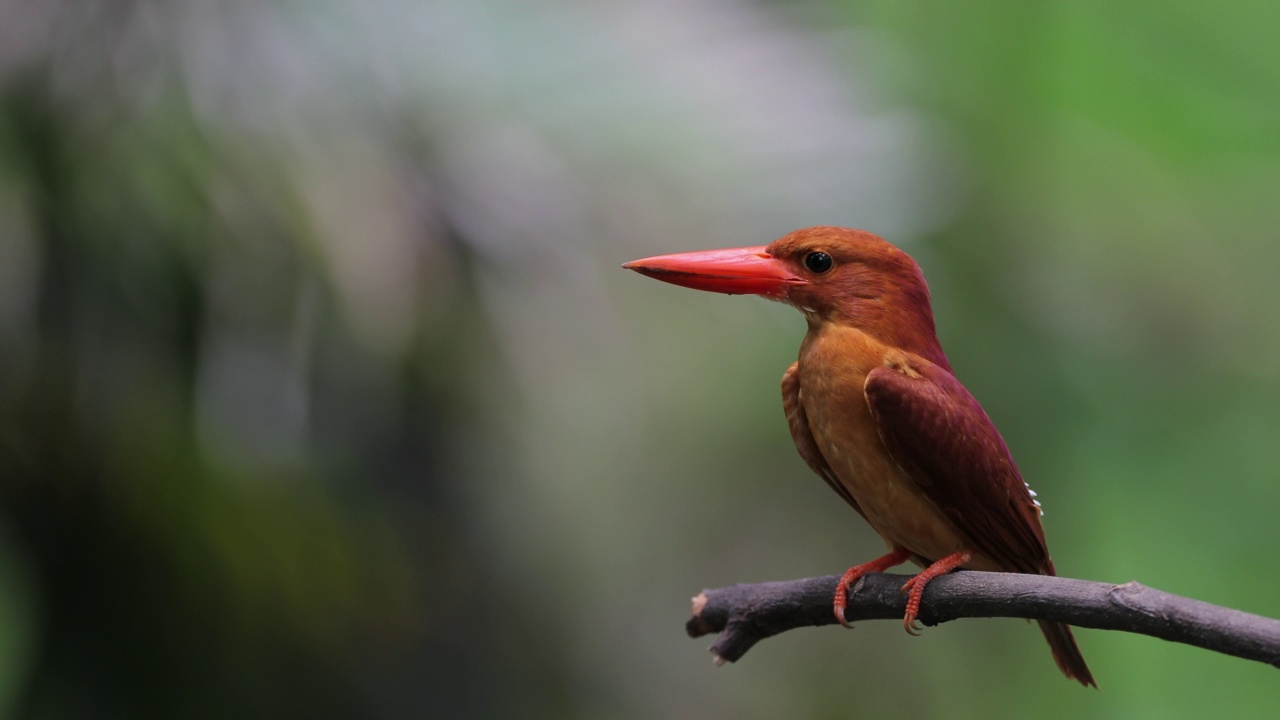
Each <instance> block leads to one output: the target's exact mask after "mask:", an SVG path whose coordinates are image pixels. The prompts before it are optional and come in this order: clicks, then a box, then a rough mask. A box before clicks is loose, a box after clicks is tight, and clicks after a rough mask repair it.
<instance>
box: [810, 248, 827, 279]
mask: <svg viewBox="0 0 1280 720" xmlns="http://www.w3.org/2000/svg"><path fill="white" fill-rule="evenodd" d="M831 264H832V260H831V256H830V255H828V254H826V253H824V252H811V253H809V254H808V255H805V256H804V266H805V267H807V268H809V271H810V272H813V273H817V274H819V275H821V274H822V273H824V272H826V271H828V270H830V269H831Z"/></svg>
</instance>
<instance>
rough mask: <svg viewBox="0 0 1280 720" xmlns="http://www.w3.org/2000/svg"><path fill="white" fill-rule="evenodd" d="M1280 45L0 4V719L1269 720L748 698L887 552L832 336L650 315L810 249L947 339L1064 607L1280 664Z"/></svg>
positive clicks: (1152, 661) (1261, 696) (1012, 645)
mask: <svg viewBox="0 0 1280 720" xmlns="http://www.w3.org/2000/svg"><path fill="white" fill-rule="evenodd" d="M1277 27H1280V5H1276V4H1275V3H1264V2H1252V3H1249V2H1227V3H1208V2H1204V3H1196V4H1192V3H1135V2H1120V3H1117V2H1107V1H1103V0H1086V1H1084V2H1073V3H1068V2H1057V3H1028V2H1016V1H1005V2H995V1H992V0H986V1H979V2H967V3H953V2H943V1H933V2H888V1H884V0H881V1H878V2H877V1H871V2H848V1H841V0H827V1H820V0H813V1H811V2H801V3H783V2H765V1H763V0H761V1H759V2H744V1H740V0H684V1H676V0H669V1H667V2H638V1H636V2H617V1H605V2H594V3H592V2H582V1H581V0H578V1H575V0H554V1H547V2H541V3H530V2H525V1H524V0H488V1H487V2H468V0H428V1H427V2H425V3H424V2H420V1H419V2H410V1H408V0H370V1H366V2H356V1H355V0H345V1H344V0H321V1H317V2H311V3H301V2H292V3H290V2H274V3H273V2H255V1H252V0H240V1H238V2H224V3H202V2H197V1H196V0H169V1H167V2H161V1H158V0H152V1H144V0H101V1H99V2H70V1H55V0H0V717H4V716H7V717H15V718H73V717H74V718H79V717H85V718H88V717H93V718H117V717H119V718H136V717H192V718H222V717H280V716H295V717H335V718H355V717H375V718H384V717H385V718H399V717H441V718H489V717H521V718H619V719H622V718H708V717H711V718H721V717H724V718H727V717H735V718H778V717H797V718H837V717H850V716H854V715H859V714H865V713H868V712H875V713H876V714H884V713H892V714H893V715H904V716H905V715H907V714H910V716H911V717H916V718H932V717H955V718H993V717H1010V718H1023V717H1046V718H1047V717H1063V718H1066V717H1097V718H1144V717H1150V718H1167V717H1174V716H1178V717H1189V716H1209V715H1212V716H1215V717H1242V716H1254V717H1259V716H1265V715H1267V714H1269V713H1271V712H1274V709H1275V707H1276V703H1277V701H1280V683H1278V682H1277V677H1276V674H1275V673H1276V671H1275V669H1274V668H1269V667H1266V666H1264V665H1261V664H1256V663H1248V662H1245V661H1241V660H1235V659H1230V658H1226V657H1222V656H1218V655H1214V654H1211V653H1208V652H1204V651H1200V650H1194V649H1191V648H1188V647H1185V646H1176V645H1171V644H1167V643H1163V642H1161V641H1158V640H1154V639H1150V638H1144V637H1138V636H1131V635H1125V634H1119V633H1105V632H1096V631H1088V630H1085V631H1080V632H1079V633H1078V638H1079V640H1080V644H1081V646H1082V647H1083V649H1084V652H1085V655H1086V657H1087V658H1088V659H1089V661H1090V663H1091V665H1092V667H1093V670H1094V672H1095V674H1096V675H1097V677H1098V679H1099V682H1100V684H1101V685H1102V691H1101V692H1092V691H1086V690H1083V689H1081V688H1080V687H1078V686H1076V685H1075V684H1074V683H1071V682H1068V681H1066V680H1064V679H1063V678H1062V677H1061V676H1060V675H1059V674H1058V673H1057V671H1056V669H1055V668H1054V666H1053V663H1052V661H1051V659H1050V657H1049V652H1048V650H1047V648H1046V647H1045V646H1044V643H1043V640H1042V639H1041V637H1040V634H1039V633H1038V632H1036V631H1035V629H1034V628H1033V627H1028V626H1027V625H1026V624H1025V623H1022V622H1019V621H1012V620H973V621H962V622H958V623H953V624H950V625H947V626H943V627H939V628H934V629H930V630H928V631H926V632H925V634H924V637H923V638H920V639H913V638H909V637H907V636H906V635H905V634H904V633H903V632H902V629H901V627H900V626H899V624H897V623H863V624H861V625H860V626H859V627H858V629H857V630H856V631H855V632H852V633H850V632H839V631H836V630H832V629H830V628H827V629H823V630H809V631H797V632H794V633H790V634H788V635H786V636H784V637H780V638H777V639H774V640H771V641H769V642H766V643H764V644H763V645H761V646H760V647H758V648H757V649H755V650H754V651H753V652H752V653H751V654H749V655H748V656H747V657H746V658H745V659H744V660H743V661H742V662H740V663H738V664H737V665H734V666H730V667H725V668H720V669H713V668H712V667H711V663H710V657H709V656H708V655H707V654H706V652H705V651H704V648H705V646H706V645H707V641H706V640H696V641H694V640H689V639H687V638H686V637H685V636H684V631H683V623H684V620H685V618H686V616H687V611H688V598H689V597H690V596H691V595H693V594H694V593H695V592H697V591H698V590H699V589H700V588H702V587H714V586H718V585H722V584H729V583H733V582H744V581H758V580H771V579H785V578H793V577H801V576H808V575H815V574H825V573H832V572H837V571H840V570H843V569H844V568H845V567H847V566H848V565H850V564H851V563H853V562H856V561H861V560H865V559H867V558H869V557H871V556H873V555H875V554H878V553H879V552H880V550H881V548H882V545H881V544H880V541H879V540H878V539H877V538H875V537H874V536H873V535H872V533H871V532H870V530H868V529H867V528H866V527H865V526H864V524H863V523H862V521H861V520H860V519H859V518H857V516H856V515H855V514H854V513H852V512H850V511H849V510H848V509H847V508H846V507H844V506H843V505H842V503H841V502H839V501H838V499H837V498H836V497H835V496H834V495H833V494H831V493H830V491H829V490H828V489H827V488H826V487H825V486H824V484H823V483H822V482H821V481H820V480H818V479H817V478H816V477H813V476H812V474H811V473H810V472H809V470H808V469H807V468H805V466H804V465H803V463H802V462H801V461H800V459H799V458H798V457H797V456H796V454H795V451H794V449H793V447H792V445H791V440H790V438H789V437H788V434H787V431H786V426H785V423H784V421H783V417H782V412H781V407H780V399H779V396H778V390H777V383H778V379H779V377H780V375H781V372H782V371H783V369H785V367H786V366H787V364H789V363H790V362H791V360H792V359H794V357H795V353H796V348H797V347H798V345H799V341H800V338H801V336H802V334H803V329H804V326H803V322H802V320H801V319H800V317H799V316H798V315H796V314H795V313H794V312H793V311H791V310H789V309H787V308H785V307H782V306H779V305H775V304H771V303H766V302H762V301H760V300H756V299H751V298H726V297H720V296H712V295H703V294H698V293H693V292H689V291H685V290H681V289H678V288H673V287H668V286H663V285H660V284H658V283H654V282H652V281H649V280H644V279H642V278H639V277H636V276H633V275H630V274H628V273H624V272H623V271H622V270H620V269H619V268H618V265H619V263H621V262H623V261H626V260H629V259H632V258H636V257H640V256H645V255H653V254H658V253H664V252H674V251H679V250H693V249H702V248H711V247H717V246H734V245H749V244H762V243H766V242H768V241H770V240H771V239H773V238H774V237H777V236H779V235H781V234H783V233H785V232H787V231H789V230H792V229H794V228H797V227H803V226H807V225H815V224H838V225H852V226H857V227H863V228H868V229H871V230H874V231H877V232H879V233H881V234H882V235H884V236H886V237H888V238H889V239H891V240H892V241H894V242H896V243H898V244H899V245H901V246H902V247H904V248H905V249H907V250H908V251H909V252H911V253H912V254H913V255H914V256H915V257H916V258H917V259H918V260H919V261H920V263H921V265H922V266H923V267H924V270H925V273H926V275H927V277H928V278H929V280H930V283H931V287H932V289H933V292H934V298H935V303H936V306H937V314H938V320H939V328H940V333H941V336H942V339H943V343H944V344H945V346H946V347H947V349H948V351H949V354H950V357H951V360H952V362H953V364H954V365H955V368H956V371H957V373H958V375H959V376H960V377H961V379H962V380H964V381H965V382H966V384H968V386H969V387H970V389H971V390H972V391H973V392H974V394H975V395H977V397H978V398H979V399H980V400H982V402H983V403H984V405H985V406H986V408H987V410H988V412H989V413H990V414H991V415H992V417H993V418H994V419H995V421H996V423H997V425H998V426H999V427H1000V428H1001V430H1002V432H1003V433H1004V435H1005V437H1006V439H1007V440H1008V442H1009V444H1010V446H1011V447H1012V448H1013V450H1014V454H1015V455H1016V457H1017V458H1018V460H1019V463H1020V465H1021V467H1022V469H1023V471H1024V473H1025V475H1026V477H1027V479H1028V480H1029V481H1030V482H1031V484H1032V486H1033V487H1035V488H1036V490H1037V491H1038V492H1039V493H1040V496H1041V499H1042V500H1043V501H1044V503H1045V507H1046V510H1047V515H1046V517H1045V523H1046V527H1047V531H1048V535H1049V538H1050V545H1051V547H1052V549H1053V551H1054V556H1055V559H1056V561H1057V564H1058V568H1059V570H1060V572H1062V573H1063V574H1065V575H1070V576H1075V577H1083V578H1091V579H1097V580H1107V581H1116V582H1122V581H1126V580H1130V579H1137V580H1139V581H1141V582H1143V583H1146V584H1149V585H1152V586H1155V587H1159V588H1162V589H1165V590H1168V591H1171V592H1175V593H1179V594H1185V595H1190V596H1193V597H1196V598H1200V599H1203V600H1207V601H1211V602H1216V603H1221V604H1225V605H1229V606H1233V607H1237V608H1241V609H1244V610H1249V611H1253V612H1257V613H1261V614H1267V615H1273V616H1275V615H1280V600H1278V599H1277V597H1278V596H1280V580H1277V577H1276V573H1275V572H1274V570H1273V569H1274V568H1275V567H1276V565H1277V563H1278V562H1280V524H1278V523H1277V520H1276V517H1277V513H1276V509H1277V508H1278V507H1280V483H1277V482H1275V477H1276V474H1277V467H1278V466H1280V443H1277V442H1276V437H1277V434H1278V432H1280V410H1278V409H1277V406H1278V403H1277V401H1278V400H1280V317H1278V316H1277V313H1276V310H1277V308H1280V283H1277V282H1276V281H1275V277H1274V276H1275V273H1276V271H1277V269H1278V268H1280V243H1277V241H1276V236H1277V230H1276V228H1277V227H1280V43H1277V42H1276V29H1277Z"/></svg>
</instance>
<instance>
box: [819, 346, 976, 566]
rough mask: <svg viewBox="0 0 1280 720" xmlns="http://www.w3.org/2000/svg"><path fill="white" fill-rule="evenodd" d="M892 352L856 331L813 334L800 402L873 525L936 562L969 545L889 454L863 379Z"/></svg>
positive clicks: (825, 453) (893, 540)
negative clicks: (873, 414)
mask: <svg viewBox="0 0 1280 720" xmlns="http://www.w3.org/2000/svg"><path fill="white" fill-rule="evenodd" d="M896 354H897V355H900V354H901V353H900V351H895V350H893V349H892V348H889V347H887V346H885V345H883V344H881V343H879V342H878V341H876V340H875V339H874V338H871V337H870V336H868V335H866V334H865V333H862V332H860V331H858V330H855V329H853V328H842V327H831V328H827V329H825V330H822V331H818V332H814V331H811V332H810V335H809V336H808V337H806V338H805V343H804V345H803V346H802V347H801V354H800V368H799V369H800V392H801V401H802V402H803V403H804V408H805V412H806V413H807V415H808V418H809V428H810V431H811V432H812V433H813V437H814V440H815V442H816V443H817V445H818V447H819V449H820V450H821V451H822V455H823V458H824V459H825V460H826V461H827V464H828V465H829V466H830V467H831V470H832V472H834V473H835V475H836V477H837V478H838V480H839V481H840V483H841V484H842V485H843V486H844V487H845V488H846V489H847V490H848V491H849V493H850V494H851V495H852V496H853V498H854V500H855V501H857V503H858V506H859V507H860V508H861V510H862V512H863V514H864V515H866V518H867V522H869V523H870V524H871V527H872V528H874V529H875V531H876V532H878V533H879V534H880V535H881V537H883V538H884V539H885V540H886V541H887V542H888V543H889V544H890V545H897V546H900V547H904V548H906V549H908V550H910V551H911V552H912V553H913V554H914V555H915V556H917V558H921V559H925V560H936V559H938V558H941V557H944V556H946V555H948V554H950V553H952V552H955V551H957V550H966V549H971V548H968V547H966V543H965V542H964V540H963V538H962V537H961V535H960V533H959V532H958V531H957V530H956V529H955V528H954V527H953V525H952V524H951V522H950V521H948V520H947V519H946V517H945V516H944V515H943V514H942V513H941V511H939V510H938V508H937V506H935V505H934V504H933V503H932V502H931V501H930V500H929V499H928V498H927V497H926V496H925V494H924V492H923V491H922V490H921V488H920V486H919V485H918V484H917V483H916V482H915V481H914V480H912V479H911V477H910V476H909V475H907V474H906V472H905V471H903V470H902V468H900V467H899V466H898V464H897V462H896V461H894V459H893V458H892V457H891V456H890V454H889V451H888V449H887V448H886V447H885V445H884V441H883V440H881V438H880V433H879V431H878V429H877V428H876V424H875V420H874V419H873V418H872V416H871V410H870V407H869V406H868V405H867V399H866V394H865V391H864V389H863V388H864V385H865V383H866V378H867V374H868V373H869V372H871V371H872V370H873V369H875V368H877V367H881V366H882V365H885V364H886V363H885V360H886V358H892V357H893V356H894V355H896ZM890 364H891V365H892V363H890Z"/></svg>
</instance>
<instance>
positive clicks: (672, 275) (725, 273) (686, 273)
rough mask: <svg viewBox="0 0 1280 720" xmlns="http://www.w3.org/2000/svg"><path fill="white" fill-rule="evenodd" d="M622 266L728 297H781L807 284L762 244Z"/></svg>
mask: <svg viewBox="0 0 1280 720" xmlns="http://www.w3.org/2000/svg"><path fill="white" fill-rule="evenodd" d="M622 267H624V268H626V269H628V270H635V271H636V272H638V273H640V274H641V275H647V276H649V277H651V278H653V279H655V280H661V281H663V282H669V283H671V284H672V285H681V286H683V287H687V288H693V289H694V290H708V291H710V292H718V293H726V294H729V295H764V296H765V297H772V298H781V297H784V296H786V294H787V290H788V289H789V288H790V287H791V286H792V285H804V284H806V282H807V281H806V280H805V279H804V278H802V277H799V276H797V275H796V274H795V273H793V272H791V270H790V269H788V268H787V266H786V265H784V264H783V263H782V261H781V260H778V259H777V258H775V257H773V256H772V255H770V254H769V253H767V252H765V246H764V245H758V246H756V247H744V248H730V249H726V250H702V251H700V252H690V253H678V254H676V255H658V256H656V257H651V258H645V259H643V260H632V261H631V262H629V263H626V264H625V265H623V266H622Z"/></svg>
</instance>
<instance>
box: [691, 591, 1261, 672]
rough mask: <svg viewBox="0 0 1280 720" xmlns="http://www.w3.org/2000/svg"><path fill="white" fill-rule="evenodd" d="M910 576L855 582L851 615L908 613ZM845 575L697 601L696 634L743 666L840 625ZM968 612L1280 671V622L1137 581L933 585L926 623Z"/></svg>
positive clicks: (722, 657) (719, 658)
mask: <svg viewBox="0 0 1280 720" xmlns="http://www.w3.org/2000/svg"><path fill="white" fill-rule="evenodd" d="M908 579H910V576H908V575H888V574H881V573H873V574H869V575H866V576H864V577H863V578H862V579H861V580H859V581H858V582H857V583H855V584H854V588H853V592H852V593H850V598H849V607H848V609H847V610H846V612H845V616H846V617H847V618H848V619H849V621H850V622H853V621H857V620H883V619H901V618H902V616H903V614H904V613H905V612H906V595H904V594H903V593H901V592H900V591H899V588H901V587H902V584H903V583H905V582H906V581H907V580H908ZM838 580H839V576H838V575H828V576H826V577H818V578H808V579H804V580H789V581H783V582H767V583H758V584H754V585H731V586H729V587H724V588H720V589H717V590H703V591H702V592H701V593H699V594H698V596H697V597H695V598H694V599H693V617H691V618H690V619H689V622H688V623H687V625H686V629H687V630H688V632H689V636H690V637H701V636H703V635H709V634H712V633H720V637H719V638H717V639H716V641H715V643H714V644H712V645H711V648H710V650H711V652H712V653H713V654H714V655H715V660H716V664H717V665H719V664H723V663H724V662H726V661H727V662H735V661H737V660H738V659H739V658H741V657H742V656H743V655H745V654H746V652H747V651H748V650H750V649H751V647H752V646H753V645H755V644H756V643H757V642H759V641H761V640H763V639H765V638H767V637H772V636H774V635H777V634H779V633H782V632H786V631H787V630H792V629H794V628H798V627H810V626H815V627H816V626H821V625H834V624H835V622H836V619H835V616H834V615H833V613H832V610H831V600H832V597H833V596H834V595H835V589H836V582H837V581H838ZM967 617H1016V618H1029V619H1033V620H1056V621H1058V622H1064V623H1067V624H1070V625H1075V626H1077V627H1082V628H1095V629H1099V630H1121V631H1124V632H1131V633H1139V634H1142V635H1150V636H1152V637H1158V638H1162V639H1164V640H1169V641H1171V642H1180V643H1186V644H1188V645H1194V646H1196V647H1201V648H1204V649H1206V650H1213V651H1214V652H1220V653H1224V654H1227V655H1234V656H1235V657H1240V658H1245V659H1246V660H1257V661H1258V662H1264V663H1267V664H1269V665H1272V666H1275V667H1280V620H1273V619H1271V618H1266V617H1262V616H1261V615H1253V614H1251V613H1246V612H1241V611H1240V610H1232V609H1230V608H1225V607H1221V606H1218V605H1211V604H1209V603H1206V602H1201V601H1199V600H1192V599H1191V598H1185V597H1181V596H1178V595H1173V594H1170V593H1167V592H1162V591H1160V590H1156V589H1153V588H1149V587H1146V586H1143V585H1140V584H1138V583H1137V582H1127V583H1125V584H1123V585H1113V584H1110V583H1102V582H1094V581H1090V580H1075V579H1072V578H1064V577H1046V576H1044V575H1019V574H1016V573H989V572H976V571H971V570H962V571H959V572H955V573H952V574H950V575H944V576H942V577H939V578H936V579H935V580H933V581H932V582H930V583H929V585H928V587H926V588H925V592H924V598H923V602H922V603H921V609H920V621H921V622H922V623H924V624H925V625H937V624H939V623H944V622H947V621H949V620H956V619H959V618H967Z"/></svg>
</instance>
